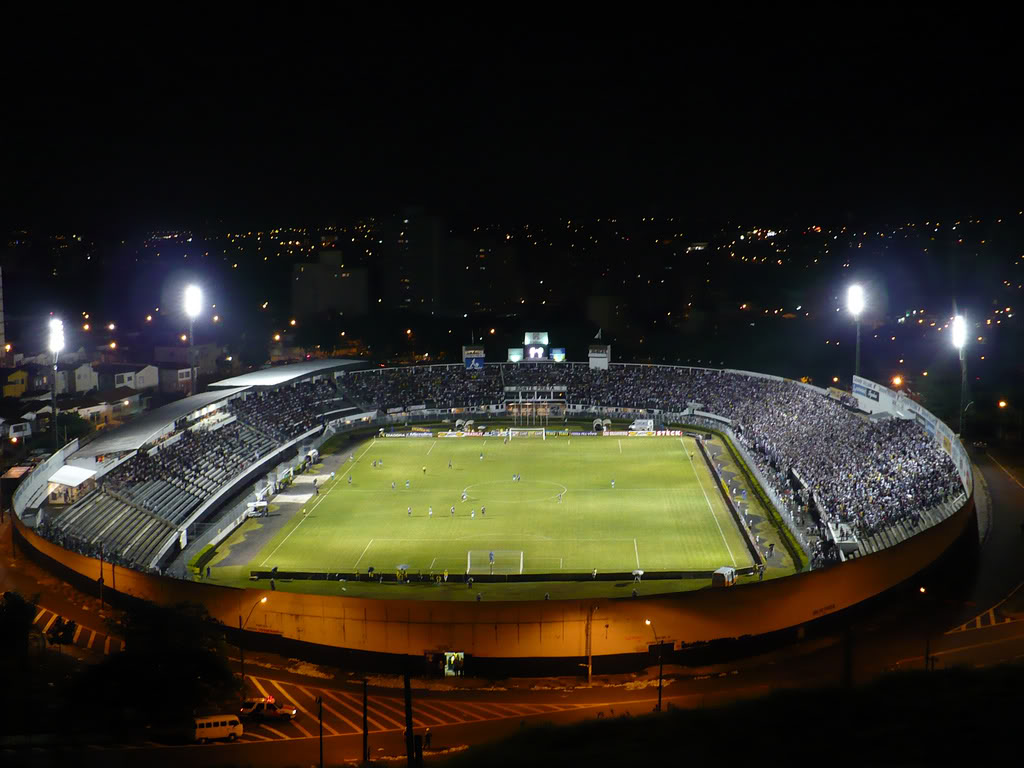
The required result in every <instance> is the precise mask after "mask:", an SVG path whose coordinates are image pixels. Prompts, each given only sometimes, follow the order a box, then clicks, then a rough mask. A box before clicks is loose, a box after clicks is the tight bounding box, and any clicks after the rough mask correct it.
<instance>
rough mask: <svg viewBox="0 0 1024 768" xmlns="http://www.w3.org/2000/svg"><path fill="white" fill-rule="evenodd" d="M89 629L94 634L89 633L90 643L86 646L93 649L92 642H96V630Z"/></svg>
mask: <svg viewBox="0 0 1024 768" xmlns="http://www.w3.org/2000/svg"><path fill="white" fill-rule="evenodd" d="M89 631H90V632H92V634H91V635H89V645H87V646H86V648H88V649H90V650H92V644H93V643H94V642H96V630H95V629H90V630H89Z"/></svg>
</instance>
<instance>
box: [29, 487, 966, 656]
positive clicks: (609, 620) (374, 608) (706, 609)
mask: <svg viewBox="0 0 1024 768" xmlns="http://www.w3.org/2000/svg"><path fill="white" fill-rule="evenodd" d="M973 516H974V503H973V497H972V498H971V499H970V500H969V501H968V502H967V503H966V504H965V505H964V506H963V507H962V508H961V509H960V511H959V512H957V513H956V514H954V515H953V516H952V517H950V518H948V519H947V520H945V521H944V522H942V523H940V524H939V525H936V526H934V527H932V528H929V529H928V530H926V531H924V532H922V533H920V534H918V535H917V536H913V537H912V538H910V539H908V540H906V541H904V542H902V543H901V544H899V545H897V546H895V547H892V548H890V549H886V550H884V551H882V552H878V553H876V554H873V555H869V556H866V557H862V558H858V559H856V560H854V561H852V562H849V563H845V564H843V565H840V566H836V567H834V568H829V569H825V570H819V571H812V572H809V573H802V574H798V575H796V576H791V577H789V578H784V579H773V580H771V581H765V582H759V583H755V584H747V585H742V586H737V587H731V588H728V589H721V588H719V589H712V588H708V589H704V590H700V591H697V592H687V593H681V594H678V595H674V596H671V597H664V598H646V599H637V600H634V599H632V598H628V597H627V598H617V599H593V600H557V601H538V602H490V601H486V600H485V601H483V602H479V603H477V602H431V601H417V600H369V599H362V598H348V597H324V596H316V595H302V594H292V593H286V592H279V591H275V592H266V591H261V590H250V589H234V588H228V587H219V586H215V585H211V584H204V583H198V582H188V581H180V580H177V579H171V578H166V577H162V576H155V575H151V574H145V573H140V572H137V571H132V570H128V569H123V568H118V569H116V571H114V572H112V571H111V566H110V564H109V563H106V564H104V566H103V568H104V573H103V575H104V584H105V586H106V587H108V588H113V589H115V590H116V591H118V592H121V593H124V594H127V595H132V596H134V597H140V598H144V599H148V600H152V601H154V602H157V603H163V604H173V603H176V602H181V601H194V602H201V603H203V604H205V605H206V606H207V608H208V609H209V611H210V613H211V615H213V616H214V617H216V618H217V619H219V620H220V621H222V622H223V623H224V624H225V625H227V626H237V625H238V616H239V615H246V614H248V613H249V609H250V608H251V607H252V606H253V605H254V604H257V602H258V601H259V599H260V598H261V597H263V596H266V597H267V598H268V600H267V602H266V603H265V604H263V605H257V606H256V609H255V610H254V611H253V614H252V618H251V619H250V620H249V623H248V625H247V628H248V629H249V630H250V631H255V632H264V633H270V634H274V635H280V636H282V637H286V638H290V639H293V640H299V641H303V642H308V643H318V644H322V645H326V646H334V647H338V648H346V649H352V650H360V651H370V652H377V653H391V654H404V655H410V656H421V655H422V654H424V653H426V652H431V651H439V650H460V651H465V652H466V653H470V654H473V655H474V656H477V657H481V658H542V657H549V658H570V657H581V656H584V655H586V623H587V615H588V612H589V610H590V608H591V607H592V606H597V607H596V610H595V612H594V619H593V621H594V630H593V633H594V634H593V636H594V644H593V645H594V647H593V652H594V655H595V656H605V655H613V654H626V653H642V652H646V650H647V647H648V644H649V642H650V628H649V627H647V626H646V625H645V624H644V619H648V618H649V619H651V621H652V622H654V624H655V626H656V627H657V628H658V634H659V636H664V637H665V638H666V639H667V640H671V641H673V642H675V643H679V642H686V643H695V642H702V641H710V640H716V639H721V638H731V637H740V636H743V635H758V634H764V633H768V632H773V631H776V630H780V629H785V628H787V627H793V626H798V625H800V624H804V623H806V622H809V621H812V620H814V619H817V618H820V617H822V616H825V615H828V614H831V613H835V612H836V611H840V610H842V609H844V608H847V607H849V606H851V605H855V604H856V603H859V602H862V601H863V600H866V599H868V598H870V597H874V596H875V595H878V594H880V593H881V592H884V591H885V590H887V589H889V588H891V587H893V586H895V585H897V584H899V583H901V582H903V581H905V580H907V579H909V578H911V577H912V576H913V575H914V574H916V573H918V572H919V571H921V570H923V569H924V568H926V567H927V566H928V565H929V564H931V563H932V562H933V561H934V560H936V559H937V558H938V557H939V556H940V555H941V554H942V553H943V552H945V551H946V550H947V549H948V548H949V547H950V545H952V544H953V543H954V542H955V541H956V540H957V538H959V536H960V535H961V534H963V533H964V531H965V530H966V529H967V527H968V525H969V524H970V522H971V520H972V519H973ZM15 525H16V526H17V530H18V533H19V535H20V537H21V538H22V540H23V544H24V545H26V546H30V547H32V548H34V549H36V550H37V551H38V552H40V553H41V554H43V555H45V556H46V557H48V558H51V559H52V560H54V561H56V562H58V563H60V564H61V565H63V566H64V567H66V568H68V569H70V570H72V571H74V572H75V573H78V574H80V575H82V576H83V577H85V578H88V579H89V580H91V581H95V580H96V579H98V578H99V576H100V562H99V561H98V560H95V559H92V558H88V557H85V556H83V555H79V554H77V553H73V552H68V551H66V550H64V549H61V548H60V547H58V546H56V545H54V544H52V543H50V542H49V541H46V540H45V539H43V538H41V537H40V536H37V535H36V534H35V533H34V532H33V531H31V530H30V529H28V528H26V527H25V526H24V525H23V524H22V522H21V521H20V520H18V519H17V518H15Z"/></svg>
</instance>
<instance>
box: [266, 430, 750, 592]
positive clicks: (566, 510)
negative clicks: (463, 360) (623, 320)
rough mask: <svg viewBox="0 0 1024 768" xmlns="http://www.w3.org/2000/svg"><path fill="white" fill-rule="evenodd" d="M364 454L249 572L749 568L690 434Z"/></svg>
mask: <svg viewBox="0 0 1024 768" xmlns="http://www.w3.org/2000/svg"><path fill="white" fill-rule="evenodd" d="M353 455H354V456H355V457H356V461H355V462H347V463H345V464H343V465H342V467H341V468H340V470H339V471H338V473H337V476H336V478H335V479H334V480H333V481H328V482H326V483H325V484H324V485H323V486H322V490H321V492H320V494H319V495H317V496H314V497H312V498H311V499H310V501H309V502H307V503H306V504H305V505H304V506H303V510H304V511H301V512H299V513H298V514H296V515H295V518H294V520H293V521H292V522H291V523H289V524H287V525H286V526H285V527H284V528H283V529H281V531H280V532H279V533H278V535H276V536H274V538H273V539H272V540H271V541H269V542H268V543H267V544H266V545H265V546H264V547H263V548H262V550H261V551H260V552H259V553H258V554H257V555H256V556H255V557H254V558H253V559H252V561H251V562H250V564H249V567H250V568H252V569H266V568H270V567H274V566H276V567H278V568H280V569H281V570H282V571H288V570H302V571H332V572H333V571H337V572H351V571H355V570H359V571H361V572H364V573H365V572H366V569H367V568H368V567H370V566H373V567H374V568H375V569H376V570H377V571H384V572H390V571H394V570H395V569H396V567H398V566H399V565H405V566H407V567H408V570H409V571H411V572H414V573H415V572H423V573H428V572H433V573H440V572H442V571H444V570H446V569H447V570H448V571H450V572H452V573H466V572H467V568H468V569H469V572H470V573H488V572H493V573H557V572H580V573H589V572H590V571H591V570H592V569H594V568H597V569H598V570H599V571H601V572H609V571H625V572H628V571H631V570H633V569H635V568H640V569H643V570H645V571H659V570H671V571H708V570H713V569H715V568H718V567H720V566H723V565H734V566H736V567H747V566H750V565H752V561H751V557H750V554H749V552H748V551H747V548H746V546H745V545H744V542H743V538H742V536H743V534H742V533H741V532H740V531H739V530H738V529H737V527H736V524H735V522H734V521H733V519H732V517H731V515H730V514H729V512H728V510H727V509H726V507H725V503H724V502H723V501H722V498H721V494H720V493H719V491H718V489H717V488H716V487H715V485H714V480H713V479H712V477H711V475H710V473H709V471H708V469H707V467H706V465H705V464H704V461H703V458H702V457H701V455H700V453H699V452H698V450H697V448H696V446H695V445H694V444H693V441H692V439H690V438H682V439H680V438H670V437H658V438H632V439H629V438H623V439H618V438H613V437H578V438H567V437H558V438H549V439H547V440H539V439H534V438H517V439H514V440H511V441H509V442H508V443H507V444H504V443H503V441H502V440H501V439H500V438H486V439H483V438H472V439H470V438H462V439H457V438H447V439H446V438H441V439H433V438H431V439H375V440H372V441H370V442H368V443H364V444H363V445H361V446H359V447H358V448H357V449H356V450H355V452H354V454H353ZM481 455H482V456H483V458H481ZM374 461H377V462H378V463H381V462H382V466H378V467H376V468H375V467H374V466H373V462H374ZM449 463H450V465H451V466H449ZM424 468H426V471H425V472H424ZM350 473H351V476H352V482H351V483H349V482H348V475H349V474H350ZM514 474H518V475H519V476H520V478H521V479H520V480H518V481H517V480H513V475H514ZM407 481H408V488H407V487H406V482H407ZM613 481H614V484H615V487H614V488H613V487H612V482H613ZM392 483H394V488H392ZM463 492H465V495H466V500H465V501H463V500H462V495H463ZM452 507H454V509H455V511H454V514H453V513H452ZM431 509H432V510H433V514H432V515H431V514H430V512H429V511H430V510H431ZM492 552H493V553H494V564H493V571H492V566H491V563H490V554H491V553H492Z"/></svg>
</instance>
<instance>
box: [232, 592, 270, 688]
mask: <svg viewBox="0 0 1024 768" xmlns="http://www.w3.org/2000/svg"><path fill="white" fill-rule="evenodd" d="M265 602H267V597H266V595H264V596H263V597H261V598H260V599H259V600H257V601H256V602H255V603H253V604H252V608H250V609H249V615H248V616H246V617H245V621H242V614H238V655H239V656H240V657H241V660H242V685H245V645H244V644H243V643H242V633H243V632H244V631H245V625H246V624H248V623H249V619H251V618H252V612H253V611H255V610H256V606H257V605H262V604H263V603H265Z"/></svg>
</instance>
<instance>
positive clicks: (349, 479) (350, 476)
mask: <svg viewBox="0 0 1024 768" xmlns="http://www.w3.org/2000/svg"><path fill="white" fill-rule="evenodd" d="M348 484H349V485H352V475H349V476H348Z"/></svg>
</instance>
